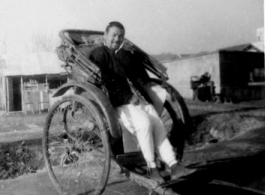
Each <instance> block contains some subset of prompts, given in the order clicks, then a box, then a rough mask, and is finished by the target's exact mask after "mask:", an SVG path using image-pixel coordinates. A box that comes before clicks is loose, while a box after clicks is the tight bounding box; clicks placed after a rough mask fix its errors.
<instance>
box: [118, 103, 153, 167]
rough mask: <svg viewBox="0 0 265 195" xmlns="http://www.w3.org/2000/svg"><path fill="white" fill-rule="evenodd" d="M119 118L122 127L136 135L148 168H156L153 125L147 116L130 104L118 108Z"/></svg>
mask: <svg viewBox="0 0 265 195" xmlns="http://www.w3.org/2000/svg"><path fill="white" fill-rule="evenodd" d="M118 114H119V117H120V119H121V121H122V123H123V125H124V126H125V127H126V128H127V129H128V130H129V131H130V132H131V133H132V134H134V135H136V137H137V140H138V142H139V145H140V148H141V151H142V152H143V155H144V158H145V160H146V161H147V164H148V166H149V167H151V168H153V167H156V164H155V155H154V140H153V135H152V129H153V124H152V123H151V121H150V119H149V117H148V114H147V113H146V112H145V111H143V110H141V109H140V108H139V107H136V106H134V105H132V104H128V105H123V106H121V107H119V108H118Z"/></svg>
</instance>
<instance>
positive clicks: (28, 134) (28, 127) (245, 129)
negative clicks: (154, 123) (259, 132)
mask: <svg viewBox="0 0 265 195" xmlns="http://www.w3.org/2000/svg"><path fill="white" fill-rule="evenodd" d="M190 114H191V116H192V121H193V125H194V126H196V129H197V130H198V131H196V132H193V133H192V134H191V135H190V137H189V139H188V145H187V157H188V150H189V149H190V148H189V147H190V146H192V147H194V146H196V147H197V149H198V150H199V149H202V148H207V147H208V146H209V144H216V143H219V142H220V143H221V142H223V141H229V140H233V139H237V138H238V137H239V138H240V137H241V136H242V135H245V134H247V133H249V132H251V131H252V130H255V129H263V131H265V110H264V109H249V110H241V111H236V112H234V111H229V112H223V111H222V112H214V113H213V112H209V111H200V110H190ZM45 117H46V113H43V114H36V115H10V116H4V117H3V116H2V117H0V124H1V127H0V147H1V152H2V153H0V162H3V161H5V162H7V161H8V160H7V159H6V157H5V155H6V151H7V150H8V152H9V153H10V155H11V153H12V152H14V156H16V157H17V156H20V159H18V158H16V160H15V161H16V162H19V161H21V159H23V158H25V159H24V160H25V164H29V167H30V166H31V169H30V168H29V167H24V168H23V170H24V172H23V170H22V171H21V170H19V168H18V169H17V170H16V171H14V170H15V165H14V166H13V170H12V171H10V172H9V173H6V174H7V176H8V174H9V176H10V177H9V179H7V178H3V176H2V178H1V179H0V195H16V194H20V195H21V194H22V195H23V194H25V195H26V194H28V195H31V194H32V195H33V194H34V195H44V194H50V195H53V194H54V195H55V194H57V193H56V191H55V189H54V187H53V185H52V183H51V181H50V179H49V177H48V175H47V172H46V170H45V168H44V163H43V158H42V151H41V137H42V128H43V124H44V122H45ZM264 141H265V140H264ZM242 143H243V142H242ZM10 144H11V145H12V147H13V149H10V148H12V147H11V146H10V147H7V145H10ZM242 147H243V145H242ZM3 148H5V149H3ZM6 148H9V149H6ZM12 150H13V151H12ZM25 151H26V152H25ZM25 153H28V154H29V155H28V156H26V157H25V156H23V155H24V154H25ZM30 155H31V156H30ZM261 155H263V156H262V157H261V158H263V159H265V158H264V155H265V154H264V152H263V153H262V154H261ZM31 158H32V159H35V161H34V162H35V163H32V164H30V163H29V162H30V160H29V159H31ZM184 158H185V157H184ZM32 159H31V160H32ZM257 161H259V163H257ZM26 162H28V163H26ZM246 162H247V163H248V164H249V165H251V166H252V167H253V166H255V165H257V167H258V169H259V168H260V167H262V166H261V165H260V164H261V163H265V161H264V160H263V161H260V159H254V160H253V159H251V160H250V161H246ZM235 163H241V162H235ZM13 164H15V163H13ZM243 164H244V163H243ZM0 165H2V166H3V163H2V164H1V163H0ZM258 165H259V166H258ZM17 166H19V165H17ZM233 166H234V167H236V166H237V164H235V165H233ZM246 166H247V165H246ZM252 167H251V168H252ZM21 169H22V168H21ZM233 169H234V168H233ZM25 170H26V171H25ZM220 170H222V169H220ZM226 170H227V171H228V169H224V171H226ZM1 171H2V173H3V168H2V167H1V166H0V174H1ZM255 171H256V172H261V174H260V175H258V176H255V175H251V177H252V181H249V180H248V181H245V180H244V181H243V180H242V181H241V180H240V182H234V183H235V185H231V183H228V184H226V183H225V182H223V183H222V182H221V183H220V182H219V180H217V181H215V180H213V181H212V182H210V183H207V182H203V183H201V182H198V181H201V178H195V180H191V181H190V182H182V183H180V184H177V185H176V186H175V187H174V188H177V189H178V190H179V193H180V194H184V195H185V194H191V191H190V190H189V189H191V188H196V189H197V190H198V192H197V193H196V194H198V193H199V192H200V194H209V195H210V194H248V195H251V194H253V195H254V194H261V192H264V194H265V174H264V171H263V170H256V169H255ZM14 172H15V173H14ZM17 172H19V173H17ZM22 172H23V173H22ZM228 172H229V171H228ZM241 172H242V170H238V173H241ZM253 172H254V169H253ZM203 174H205V173H203ZM1 175H3V174H1ZM239 175H240V174H239ZM198 177H200V176H198ZM233 177H234V181H237V180H238V178H237V177H236V176H235V175H233ZM241 177H242V175H241ZM243 177H244V174H243ZM117 178H118V180H117V182H115V183H113V184H109V186H108V187H107V190H106V191H105V192H104V194H107V195H111V194H118V195H127V194H131V195H134V194H135V195H136V194H137V195H143V194H148V193H149V191H148V189H146V188H144V187H141V186H140V185H139V184H137V183H134V182H132V181H130V180H128V179H127V178H126V177H124V176H123V175H117ZM218 182H219V183H218ZM242 182H243V187H242V188H240V185H238V184H242ZM244 182H245V183H244ZM241 186H242V185H241ZM178 190H177V191H178Z"/></svg>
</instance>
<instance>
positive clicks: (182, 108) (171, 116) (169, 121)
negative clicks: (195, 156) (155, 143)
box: [153, 80, 191, 161]
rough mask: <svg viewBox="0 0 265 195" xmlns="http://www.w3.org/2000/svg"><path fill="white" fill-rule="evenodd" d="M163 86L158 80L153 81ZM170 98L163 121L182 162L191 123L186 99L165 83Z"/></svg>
mask: <svg viewBox="0 0 265 195" xmlns="http://www.w3.org/2000/svg"><path fill="white" fill-rule="evenodd" d="M153 82H155V83H157V84H162V83H161V82H159V81H158V80H153ZM164 85H165V89H166V90H167V92H168V94H169V95H170V98H168V99H167V100H166V102H165V104H164V108H163V111H162V114H161V120H162V121H163V123H164V126H165V129H166V131H167V132H168V139H169V141H170V143H171V144H172V146H173V147H174V148H175V150H176V155H177V159H178V160H179V161H181V159H182V157H183V152H184V146H185V138H186V136H187V134H188V133H189V132H190V131H191V126H190V124H191V122H190V116H189V112H188V108H187V107H186V104H185V101H184V99H183V98H182V97H181V95H180V94H179V93H178V91H177V90H175V89H174V87H172V86H171V85H170V84H168V83H164Z"/></svg>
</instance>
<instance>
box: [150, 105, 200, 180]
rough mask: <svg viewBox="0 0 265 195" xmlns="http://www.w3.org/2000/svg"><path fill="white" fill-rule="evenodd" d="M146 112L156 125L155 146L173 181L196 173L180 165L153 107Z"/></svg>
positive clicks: (154, 131) (154, 130)
mask: <svg viewBox="0 0 265 195" xmlns="http://www.w3.org/2000/svg"><path fill="white" fill-rule="evenodd" d="M145 110H146V112H147V113H149V114H150V116H151V117H150V119H151V120H152V121H153V122H152V123H153V124H154V125H153V127H154V129H153V133H154V134H153V135H154V145H155V147H157V148H158V151H159V154H160V156H161V158H162V160H163V161H164V162H165V163H166V164H167V165H168V166H169V167H170V169H171V179H173V180H175V179H178V178H179V177H182V176H185V175H189V174H192V173H194V172H195V171H196V169H187V168H185V167H183V166H181V165H179V164H178V162H177V160H176V156H175V153H174V151H173V147H172V145H171V144H170V142H169V140H168V138H167V132H166V130H165V128H164V125H163V122H162V120H161V119H160V117H159V116H158V115H157V113H156V111H155V109H154V108H153V107H152V105H147V106H146V107H145Z"/></svg>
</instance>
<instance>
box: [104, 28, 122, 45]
mask: <svg viewBox="0 0 265 195" xmlns="http://www.w3.org/2000/svg"><path fill="white" fill-rule="evenodd" d="M104 37H105V41H106V45H107V46H108V47H109V48H110V49H112V50H116V49H118V48H119V47H120V46H121V44H122V43H123V40H124V30H121V29H120V28H117V27H116V26H112V27H110V28H109V31H108V32H105V34H104Z"/></svg>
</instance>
